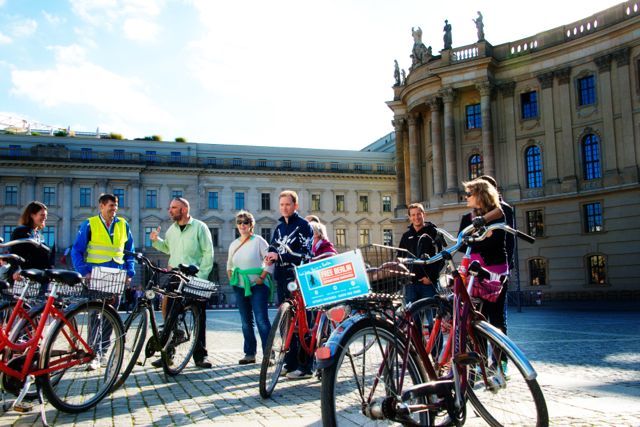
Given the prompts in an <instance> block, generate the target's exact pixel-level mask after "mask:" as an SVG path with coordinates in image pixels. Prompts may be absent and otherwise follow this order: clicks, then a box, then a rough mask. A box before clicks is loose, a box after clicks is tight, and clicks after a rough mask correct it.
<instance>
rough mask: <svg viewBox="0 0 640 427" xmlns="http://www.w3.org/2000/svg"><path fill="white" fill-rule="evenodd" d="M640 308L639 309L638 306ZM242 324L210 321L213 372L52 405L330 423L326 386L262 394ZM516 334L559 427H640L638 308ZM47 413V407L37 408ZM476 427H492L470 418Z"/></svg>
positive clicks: (523, 324)
mask: <svg viewBox="0 0 640 427" xmlns="http://www.w3.org/2000/svg"><path fill="white" fill-rule="evenodd" d="M636 305H637V304H636ZM238 325H239V317H238V315H237V313H236V312H234V311H210V312H209V313H208V332H207V340H208V343H209V347H210V360H211V361H212V362H213V364H214V367H213V369H211V370H199V369H197V368H195V366H190V367H189V368H187V369H186V370H185V372H184V373H183V374H182V375H179V376H178V377H176V378H171V379H169V380H168V381H167V380H166V379H165V378H164V375H163V374H162V370H160V369H154V368H152V367H151V366H150V365H149V363H147V365H146V366H145V367H137V368H136V370H135V371H134V373H133V374H132V376H131V377H130V378H129V380H128V382H127V384H126V386H125V387H124V388H122V389H120V390H118V391H117V392H116V393H114V394H113V395H111V396H109V397H108V398H106V399H105V400H104V401H103V402H101V403H100V404H99V405H98V406H97V407H96V408H95V409H93V410H91V411H88V412H85V413H82V414H78V415H70V414H65V413H58V412H57V411H56V410H55V409H54V408H53V407H52V406H51V405H47V406H46V412H47V418H48V420H49V423H50V424H52V425H56V426H75V425H82V426H98V427H101V426H146V425H154V426H169V425H191V424H201V425H211V424H217V425H238V426H240V425H242V426H247V425H255V426H274V425H280V426H284V425H287V426H306V425H314V426H318V425H321V420H320V402H319V396H320V383H319V382H318V380H316V379H310V380H302V381H283V382H281V383H279V384H278V386H277V388H276V390H275V392H274V395H273V397H272V399H267V400H264V399H262V398H261V397H260V395H259V393H258V384H257V381H258V376H259V369H260V368H259V364H255V365H245V366H239V365H237V360H238V359H239V358H240V357H242V353H241V351H239V349H241V348H242V336H241V332H240V328H239V326H238ZM509 334H510V336H511V337H512V339H513V340H514V341H515V342H516V343H517V344H518V345H519V346H520V347H521V348H522V349H523V350H524V352H525V354H526V355H527V356H528V357H529V359H530V360H531V361H532V363H533V365H534V367H535V368H536V370H537V372H538V374H539V376H538V381H539V383H540V385H541V387H542V389H543V392H544V395H545V398H546V401H547V406H548V408H549V414H550V421H551V425H554V426H609V425H616V426H640V310H638V309H636V308H635V306H634V305H633V304H630V303H627V304H619V305H616V304H613V305H611V304H609V305H608V306H607V307H603V306H601V305H599V304H596V305H593V304H591V305H586V306H585V305H583V304H576V303H574V304H568V306H567V305H564V306H562V307H561V306H560V305H559V303H556V304H555V305H554V306H544V307H527V308H524V309H523V312H522V313H518V312H516V310H514V309H512V310H511V312H510V317H509ZM35 409H37V407H36V408H35ZM10 425H15V426H23V425H24V426H27V425H41V423H40V418H39V414H38V412H37V411H36V410H34V411H32V412H31V413H27V414H18V413H16V412H7V413H5V414H3V415H1V416H0V426H10ZM466 425H470V426H482V425H486V424H485V423H484V422H483V421H482V419H480V418H478V417H475V416H474V415H473V414H470V415H469V417H468V419H467V423H466Z"/></svg>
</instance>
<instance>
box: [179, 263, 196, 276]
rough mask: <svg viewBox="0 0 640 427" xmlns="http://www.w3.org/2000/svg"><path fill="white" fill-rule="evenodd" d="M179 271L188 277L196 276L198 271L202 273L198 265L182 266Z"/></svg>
mask: <svg viewBox="0 0 640 427" xmlns="http://www.w3.org/2000/svg"><path fill="white" fill-rule="evenodd" d="M178 269H179V270H180V273H182V274H186V275H187V276H195V275H196V274H198V271H200V268H199V267H198V266H197V265H187V264H180V265H179V266H178Z"/></svg>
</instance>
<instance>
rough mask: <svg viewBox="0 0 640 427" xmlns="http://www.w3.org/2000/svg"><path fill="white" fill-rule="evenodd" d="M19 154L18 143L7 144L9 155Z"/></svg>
mask: <svg viewBox="0 0 640 427" xmlns="http://www.w3.org/2000/svg"><path fill="white" fill-rule="evenodd" d="M20 155H21V153H20V146H19V145H9V157H20Z"/></svg>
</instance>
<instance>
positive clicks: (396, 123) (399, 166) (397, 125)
mask: <svg viewBox="0 0 640 427" xmlns="http://www.w3.org/2000/svg"><path fill="white" fill-rule="evenodd" d="M391 124H392V125H393V127H394V129H395V132H396V185H397V192H398V202H397V203H398V205H397V206H396V216H397V212H398V211H399V210H403V209H406V208H407V205H406V196H405V191H404V148H403V146H402V145H403V144H402V128H403V126H404V119H403V118H402V117H396V118H395V119H394V120H393V121H392V122H391Z"/></svg>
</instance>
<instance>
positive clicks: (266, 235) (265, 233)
mask: <svg viewBox="0 0 640 427" xmlns="http://www.w3.org/2000/svg"><path fill="white" fill-rule="evenodd" d="M260 235H261V236H262V238H263V239H264V240H266V241H267V242H271V228H269V227H262V228H261V229H260Z"/></svg>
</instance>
